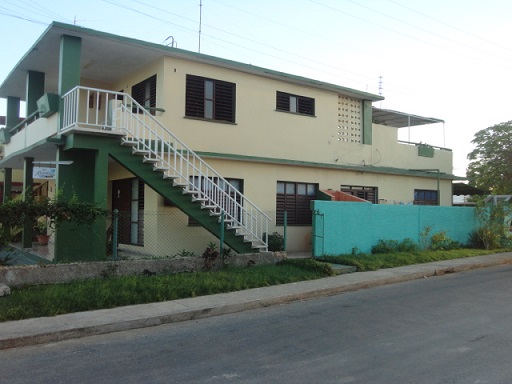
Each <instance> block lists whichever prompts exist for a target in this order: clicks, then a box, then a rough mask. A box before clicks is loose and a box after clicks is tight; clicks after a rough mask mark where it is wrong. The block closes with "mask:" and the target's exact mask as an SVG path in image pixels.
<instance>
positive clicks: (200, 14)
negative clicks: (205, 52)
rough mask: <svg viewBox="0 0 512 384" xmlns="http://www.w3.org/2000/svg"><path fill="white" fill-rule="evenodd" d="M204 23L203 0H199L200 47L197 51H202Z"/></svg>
mask: <svg viewBox="0 0 512 384" xmlns="http://www.w3.org/2000/svg"><path fill="white" fill-rule="evenodd" d="M202 24H203V0H199V48H198V50H197V52H199V53H201V26H202Z"/></svg>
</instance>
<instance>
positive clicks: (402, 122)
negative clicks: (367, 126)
mask: <svg viewBox="0 0 512 384" xmlns="http://www.w3.org/2000/svg"><path fill="white" fill-rule="evenodd" d="M372 109H373V112H372V117H373V122H374V123H375V124H382V125H388V126H390V127H396V128H404V127H414V126H417V125H426V124H435V123H444V120H441V119H436V118H434V117H423V116H418V115H412V114H410V113H405V112H398V111H393V110H391V109H380V108H376V107H373V108H372Z"/></svg>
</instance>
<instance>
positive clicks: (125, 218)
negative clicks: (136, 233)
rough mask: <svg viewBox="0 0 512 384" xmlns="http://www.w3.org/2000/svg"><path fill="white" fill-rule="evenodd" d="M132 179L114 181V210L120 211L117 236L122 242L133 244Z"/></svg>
mask: <svg viewBox="0 0 512 384" xmlns="http://www.w3.org/2000/svg"><path fill="white" fill-rule="evenodd" d="M132 180H133V179H122V180H114V181H113V182H112V210H114V209H117V210H118V211H119V218H118V230H117V238H118V241H119V243H121V244H131V241H130V237H131V236H130V233H131V231H130V227H131V203H132Z"/></svg>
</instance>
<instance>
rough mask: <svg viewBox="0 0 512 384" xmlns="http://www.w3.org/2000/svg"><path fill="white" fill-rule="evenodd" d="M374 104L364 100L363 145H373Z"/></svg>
mask: <svg viewBox="0 0 512 384" xmlns="http://www.w3.org/2000/svg"><path fill="white" fill-rule="evenodd" d="M372 124H373V121H372V102H371V101H369V100H363V144H367V145H372V135H373V132H372V131H373V126H372Z"/></svg>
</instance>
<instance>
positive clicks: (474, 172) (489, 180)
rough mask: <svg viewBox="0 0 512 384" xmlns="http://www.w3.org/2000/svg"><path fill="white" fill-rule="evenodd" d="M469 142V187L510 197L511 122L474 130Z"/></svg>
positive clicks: (511, 172) (511, 178) (511, 171)
mask: <svg viewBox="0 0 512 384" xmlns="http://www.w3.org/2000/svg"><path fill="white" fill-rule="evenodd" d="M471 143H472V144H474V145H475V149H473V151H471V152H470V153H469V154H468V160H470V163H469V167H468V172H467V176H468V178H469V179H470V184H471V185H473V186H475V187H477V188H480V189H484V190H488V191H490V192H491V193H493V194H496V195H504V194H512V167H511V164H512V121H508V122H505V123H501V124H497V125H494V126H492V127H489V128H486V129H482V130H481V131H478V132H477V133H476V134H475V137H474V139H473V140H472V141H471Z"/></svg>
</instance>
